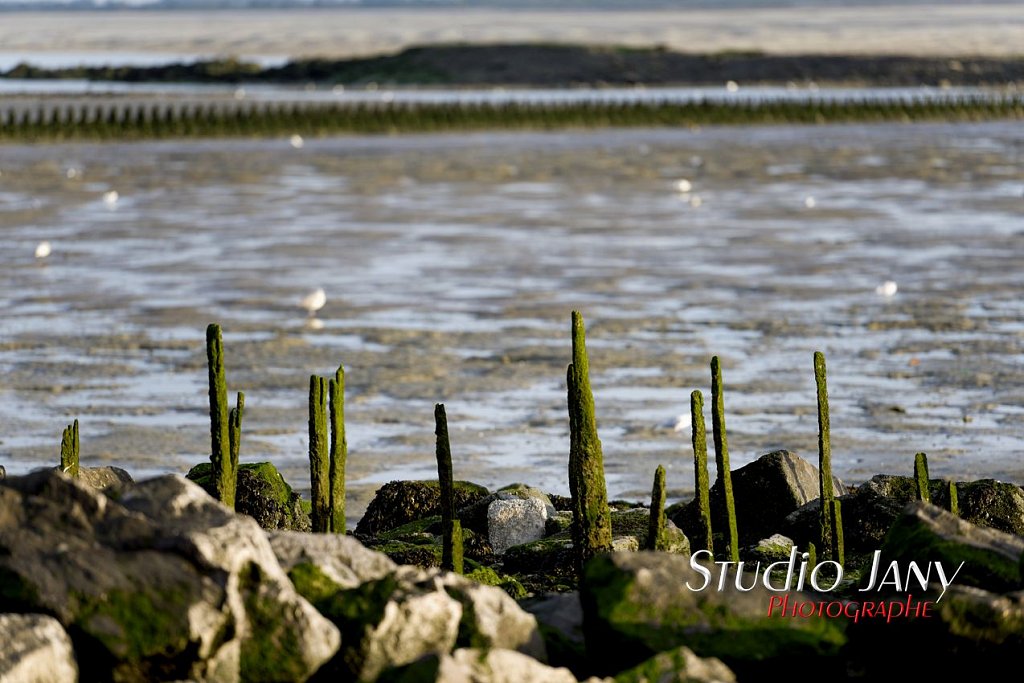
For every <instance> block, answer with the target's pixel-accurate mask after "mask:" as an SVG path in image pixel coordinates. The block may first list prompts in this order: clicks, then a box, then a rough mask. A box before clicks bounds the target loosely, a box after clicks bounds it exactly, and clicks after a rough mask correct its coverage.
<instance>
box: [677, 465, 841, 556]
mask: <svg viewBox="0 0 1024 683" xmlns="http://www.w3.org/2000/svg"><path fill="white" fill-rule="evenodd" d="M833 484H834V486H835V493H836V495H837V496H838V495H842V494H843V493H845V492H846V487H845V486H844V485H843V483H842V482H841V481H839V480H838V479H836V478H834V477H833ZM819 487H820V484H819V481H818V468H817V467H815V466H814V465H812V464H811V463H809V462H807V461H806V460H804V459H803V458H801V457H800V456H799V455H797V454H796V453H792V452H790V451H773V452H771V453H767V454H765V455H762V456H761V457H759V458H758V459H757V460H755V461H754V462H752V463H750V464H748V465H744V466H743V467H741V468H739V469H738V470H735V471H733V472H732V488H733V500H734V501H735V505H736V527H737V530H738V531H739V535H740V544H741V545H751V544H753V543H757V541H758V540H759V539H762V538H765V537H767V536H770V535H772V534H774V533H778V532H780V531H782V530H783V522H784V520H785V519H786V516H787V515H789V514H790V513H791V512H793V511H794V510H796V509H797V508H799V507H800V506H802V505H805V504H807V503H808V502H809V501H811V500H813V499H816V498H817V497H818V493H819ZM666 514H667V515H668V517H669V518H670V519H671V520H672V521H673V522H675V523H676V525H677V526H678V527H679V528H680V529H682V530H683V533H685V534H686V535H687V537H690V538H693V537H694V535H695V534H696V535H698V536H699V535H700V529H699V524H700V520H699V519H698V514H697V502H696V500H692V501H690V502H689V503H685V504H676V505H673V506H670V507H669V508H668V509H667V510H666ZM843 519H844V520H845V519H846V508H845V507H844V508H843ZM711 526H712V529H713V530H714V532H715V535H716V536H717V535H718V534H719V533H721V532H722V530H723V529H725V528H726V519H725V504H724V496H723V493H722V486H721V483H720V482H718V481H716V482H715V485H714V486H712V487H711ZM716 547H717V546H716Z"/></svg>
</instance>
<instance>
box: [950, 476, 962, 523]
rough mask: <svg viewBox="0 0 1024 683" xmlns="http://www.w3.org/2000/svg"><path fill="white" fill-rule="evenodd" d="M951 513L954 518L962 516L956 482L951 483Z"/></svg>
mask: <svg viewBox="0 0 1024 683" xmlns="http://www.w3.org/2000/svg"><path fill="white" fill-rule="evenodd" d="M949 511H950V513H952V515H953V516H954V517H959V516H960V500H959V499H958V498H957V495H956V482H955V481H951V482H949Z"/></svg>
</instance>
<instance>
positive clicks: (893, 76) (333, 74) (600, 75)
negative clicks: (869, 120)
mask: <svg viewBox="0 0 1024 683" xmlns="http://www.w3.org/2000/svg"><path fill="white" fill-rule="evenodd" d="M2 75H3V76H5V77H7V78H27V79H85V80H91V81H119V82H129V83H142V82H160V83H171V82H173V83H226V84H252V83H274V84H305V83H317V84H323V85H345V86H364V87H365V86H441V87H460V86H461V87H489V86H513V87H514V86H530V87H579V86H589V87H602V86H631V85H648V86H670V85H671V86H679V85H682V86H700V85H724V84H726V83H729V82H735V83H737V84H739V83H742V84H744V85H786V84H793V85H800V86H806V85H808V84H817V85H842V86H874V87H917V86H933V87H942V86H994V87H1004V86H1007V85H1010V84H1024V59H1019V58H1017V59H999V58H973V57H941V58H940V57H913V56H906V55H879V56H866V55H829V54H799V55H774V54H764V53H760V52H723V53H716V54H692V53H681V52H672V51H668V50H665V49H662V48H645V49H639V48H627V47H594V46H585V45H554V44H510V45H430V46H424V47H416V48H409V49H407V50H404V51H402V52H400V53H398V54H388V55H382V56H376V57H368V58H354V59H340V60H326V59H315V60H296V61H292V62H289V63H287V64H285V65H283V66H271V67H266V68H263V67H260V66H258V65H256V64H253V63H249V62H245V61H239V60H230V59H229V60H214V61H203V62H196V63H173V64H166V65H160V66H124V67H75V68H57V69H47V68H41V67H35V66H32V65H19V66H17V67H14V68H12V69H10V70H8V71H6V72H3V73H2Z"/></svg>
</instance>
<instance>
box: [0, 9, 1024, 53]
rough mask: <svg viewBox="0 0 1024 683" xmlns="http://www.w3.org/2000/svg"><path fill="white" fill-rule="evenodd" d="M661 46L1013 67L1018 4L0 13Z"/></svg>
mask: <svg viewBox="0 0 1024 683" xmlns="http://www.w3.org/2000/svg"><path fill="white" fill-rule="evenodd" d="M452 42H470V43H485V44H486V43H499V42H558V43H566V42H568V43H576V44H581V43H582V44H616V45H627V46H652V45H664V46H665V47H667V48H669V49H673V50H681V51H687V52H718V51H730V50H745V51H746V50H758V51H764V52H768V53H773V54H797V53H803V54H806V53H820V54H908V55H933V56H934V55H942V56H951V55H957V56H963V55H975V56H1002V57H1005V56H1014V55H1018V54H1019V53H1020V51H1021V47H1020V46H1021V45H1024V4H1019V5H1009V4H996V3H992V4H979V5H970V6H949V5H941V6H940V5H936V6H920V5H919V6H914V7H875V8H863V7H861V8H813V9H809V8H773V9H762V10H751V9H721V10H691V11H590V12H575V11H527V12H512V11H498V10H428V11H423V10H420V11H415V10H368V9H319V10H304V11H294V10H276V11H275V10H247V11H208V12H193V11H178V12H158V11H152V12H150V11H145V12H138V11H136V12H131V11H121V12H117V11H112V12H8V13H3V14H2V15H0V46H3V48H2V51H3V52H28V51H32V52H40V51H51V52H80V51H97V52H115V53H118V52H120V53H123V52H136V53H146V52H159V53H169V54H172V53H175V54H201V55H278V56H282V57H313V56H321V57H334V58H339V57H352V56H365V55H373V54H380V53H382V52H392V51H397V50H400V49H402V48H405V47H408V46H411V45H423V44H431V43H452Z"/></svg>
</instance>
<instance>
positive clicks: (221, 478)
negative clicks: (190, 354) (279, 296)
mask: <svg viewBox="0 0 1024 683" xmlns="http://www.w3.org/2000/svg"><path fill="white" fill-rule="evenodd" d="M206 362H207V366H208V368H209V375H210V441H211V443H210V462H211V463H212V464H213V472H214V475H213V476H214V483H215V489H216V491H217V499H218V500H219V501H220V502H221V503H223V504H224V505H227V506H228V507H229V508H231V509H232V510H234V509H235V485H236V480H237V476H238V474H237V471H236V470H235V469H234V468H232V466H231V462H232V461H231V428H230V416H229V410H228V386H227V380H226V379H225V376H224V342H223V341H222V340H221V332H220V325H218V324H216V323H210V324H209V325H208V326H207V327H206Z"/></svg>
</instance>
